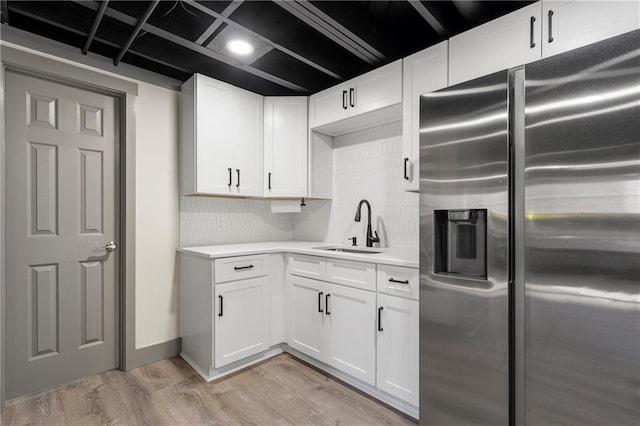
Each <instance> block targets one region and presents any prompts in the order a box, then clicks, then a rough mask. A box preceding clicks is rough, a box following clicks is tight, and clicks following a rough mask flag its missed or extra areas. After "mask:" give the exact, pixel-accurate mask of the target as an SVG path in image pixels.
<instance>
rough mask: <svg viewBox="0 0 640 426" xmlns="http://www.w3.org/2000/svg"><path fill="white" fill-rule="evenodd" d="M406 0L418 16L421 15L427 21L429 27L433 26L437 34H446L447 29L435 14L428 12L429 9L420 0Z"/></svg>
mask: <svg viewBox="0 0 640 426" xmlns="http://www.w3.org/2000/svg"><path fill="white" fill-rule="evenodd" d="M408 1H409V4H410V5H411V6H413V8H414V9H415V10H416V12H418V13H419V14H420V16H422V19H424V20H425V21H427V24H429V25H430V26H431V28H433V29H434V30H435V31H436V32H437V33H438V34H439V35H441V36H444V35H446V34H447V30H446V29H445V28H444V26H443V25H442V24H441V23H440V21H438V20H437V19H436V17H435V16H433V14H432V13H431V12H429V9H427V8H426V7H425V5H424V4H422V2H420V1H419V0H408Z"/></svg>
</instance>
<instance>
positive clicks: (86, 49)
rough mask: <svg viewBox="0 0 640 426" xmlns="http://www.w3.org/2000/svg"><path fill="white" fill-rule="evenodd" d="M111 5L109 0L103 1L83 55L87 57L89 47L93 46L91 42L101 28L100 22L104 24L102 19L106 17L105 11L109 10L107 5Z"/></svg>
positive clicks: (85, 44) (83, 48) (83, 49)
mask: <svg viewBox="0 0 640 426" xmlns="http://www.w3.org/2000/svg"><path fill="white" fill-rule="evenodd" d="M108 4H109V0H103V1H102V4H101V5H100V9H98V13H97V14H96V19H95V20H94V21H93V25H92V26H91V31H89V36H88V37H87V41H85V43H84V46H83V47H82V54H83V55H86V54H87V52H88V51H89V47H90V46H91V42H92V41H93V38H94V37H95V36H96V31H98V27H99V26H100V22H102V17H103V16H104V11H105V10H106V9H107V5H108Z"/></svg>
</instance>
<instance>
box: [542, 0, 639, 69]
mask: <svg viewBox="0 0 640 426" xmlns="http://www.w3.org/2000/svg"><path fill="white" fill-rule="evenodd" d="M542 19H543V21H542V56H544V57H548V56H552V55H555V54H558V53H562V52H566V51H568V50H571V49H576V48H578V47H581V46H585V45H587V44H590V43H595V42H597V41H600V40H604V39H606V38H609V37H613V36H616V35H618V34H622V33H625V32H627V31H632V30H634V29H637V28H640V1H628V0H627V1H613V0H611V1H586V0H573V1H543V2H542Z"/></svg>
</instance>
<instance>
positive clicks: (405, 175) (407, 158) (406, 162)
mask: <svg viewBox="0 0 640 426" xmlns="http://www.w3.org/2000/svg"><path fill="white" fill-rule="evenodd" d="M408 163H409V157H404V180H409V176H407V164H408Z"/></svg>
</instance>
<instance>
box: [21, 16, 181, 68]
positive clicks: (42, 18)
mask: <svg viewBox="0 0 640 426" xmlns="http://www.w3.org/2000/svg"><path fill="white" fill-rule="evenodd" d="M11 11H12V12H14V13H17V14H20V15H23V16H26V17H27V18H31V19H34V20H37V21H40V22H42V23H45V24H48V25H51V26H53V27H56V28H60V29H62V30H65V31H69V32H70V33H72V34H76V35H79V36H82V37H84V36H86V35H87V33H85V32H84V31H80V30H76V29H75V28H71V27H68V26H66V25H62V24H60V23H59V22H56V21H53V20H51V19H47V18H44V17H42V16H40V15H36V14H33V13H31V12H27V11H24V10H21V9H18V8H16V7H15V6H14V5H11ZM94 40H96V41H98V42H100V43H102V44H104V45H106V46H110V47H114V48H116V49H119V48H120V46H119V45H118V44H116V43H113V42H111V41H109V40H104V39H102V38H100V37H94ZM129 53H132V54H134V55H136V56H139V57H141V58H144V59H146V60H149V61H153V62H155V63H157V64H160V65H163V66H165V67H169V68H173V69H175V70H178V71H181V72H184V73H187V74H191V73H192V72H191V71H189V70H187V69H184V68H181V67H179V66H177V65H175V64H170V63H168V62H165V61H161V60H159V59H157V58H152V57H151V56H148V55H145V54H144V53H140V52H137V51H135V50H133V49H129Z"/></svg>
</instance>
